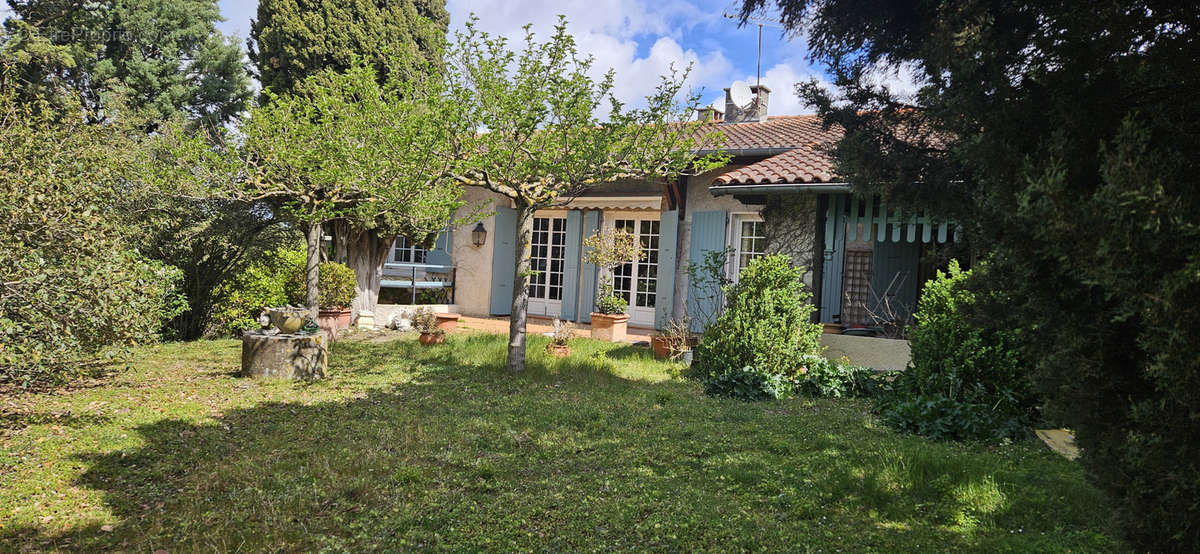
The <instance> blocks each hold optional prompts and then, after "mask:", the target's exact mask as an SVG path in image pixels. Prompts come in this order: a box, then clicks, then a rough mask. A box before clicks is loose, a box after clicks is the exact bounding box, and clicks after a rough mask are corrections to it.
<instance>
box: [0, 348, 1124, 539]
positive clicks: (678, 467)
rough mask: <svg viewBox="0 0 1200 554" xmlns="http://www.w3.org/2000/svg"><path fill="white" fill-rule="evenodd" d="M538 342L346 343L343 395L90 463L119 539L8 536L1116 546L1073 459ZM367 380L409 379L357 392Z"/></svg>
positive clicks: (169, 436) (164, 431) (83, 481)
mask: <svg viewBox="0 0 1200 554" xmlns="http://www.w3.org/2000/svg"><path fill="white" fill-rule="evenodd" d="M541 342H543V341H540V340H533V341H531V345H530V356H529V365H528V370H527V372H526V373H525V374H523V375H520V376H511V375H508V374H506V373H505V372H504V369H503V352H504V341H503V339H497V338H496V337H495V336H491V337H489V336H487V335H478V336H476V335H462V336H455V337H452V340H450V341H448V342H447V343H446V344H445V345H443V346H442V347H437V348H426V347H422V346H421V345H419V344H418V343H416V342H415V341H412V340H402V341H396V342H392V343H361V344H355V343H350V342H346V343H342V344H339V345H337V346H336V347H335V350H334V355H333V356H332V357H331V359H332V360H334V366H333V367H331V374H333V373H334V372H336V373H337V374H339V375H342V376H344V377H345V379H344V380H338V379H331V380H329V381H326V382H318V383H315V384H311V385H297V388H304V387H318V388H319V387H348V386H349V387H350V388H352V389H354V390H355V391H356V392H355V393H354V394H353V395H352V396H350V397H347V398H341V399H338V400H331V401H323V402H315V403H308V402H306V401H304V400H303V399H301V398H297V399H292V400H290V401H287V402H271V403H264V404H259V405H256V406H253V407H250V408H244V409H233V410H228V411H227V412H226V413H225V414H224V415H223V416H222V417H220V418H219V419H217V420H216V421H215V422H214V423H208V424H195V423H189V422H184V421H178V420H160V421H156V422H152V423H147V424H143V425H140V426H138V427H137V428H136V432H137V433H138V434H139V435H140V436H141V438H143V439H144V441H145V445H144V446H142V447H139V448H136V449H132V450H126V451H120V452H113V453H106V454H85V455H82V456H80V457H79V458H78V461H79V462H82V463H84V464H85V465H86V466H87V467H88V469H87V470H86V471H85V472H84V473H83V474H82V476H81V477H80V478H79V480H78V482H77V483H76V484H77V485H78V486H81V487H88V488H90V489H94V490H98V491H102V493H103V496H104V503H105V504H106V506H107V507H108V508H110V509H111V510H112V511H113V512H114V513H115V514H116V515H117V516H118V517H119V518H120V519H121V523H120V524H119V525H117V526H116V528H115V529H113V531H112V532H102V531H101V530H100V529H98V528H96V527H94V526H88V527H76V528H73V529H71V530H70V531H68V532H67V533H66V534H63V535H48V534H45V533H43V532H42V530H41V529H40V528H38V527H26V528H18V529H10V530H8V531H5V532H4V536H3V537H0V538H5V539H8V540H11V541H16V542H26V543H29V544H38V543H41V542H43V541H47V542H49V543H50V544H54V545H57V546H60V547H62V546H63V545H64V544H66V543H65V541H69V545H67V546H69V547H70V548H72V549H88V550H91V549H121V550H153V549H157V548H168V549H188V550H193V549H195V550H199V549H203V550H223V551H224V550H238V549H240V550H250V551H258V550H315V549H323V548H325V549H334V550H342V549H348V550H380V549H382V550H395V549H454V550H534V549H536V550H571V551H574V550H596V549H601V550H634V549H637V550H641V549H657V550H706V549H712V548H721V549H739V550H741V549H760V548H766V549H775V550H778V549H792V548H796V547H800V548H805V549H814V550H815V549H826V550H829V549H835V548H841V549H843V550H847V549H848V550H889V549H891V550H895V549H899V550H914V549H920V548H921V545H925V548H930V547H932V548H937V549H943V550H953V549H961V548H972V547H976V548H984V547H989V546H991V547H999V548H1005V549H1012V550H1054V549H1055V547H1054V545H1055V544H1057V543H1050V544H1047V543H1044V542H1037V540H1035V539H1036V537H1038V535H1036V534H1035V533H1038V532H1045V531H1052V532H1054V533H1057V535H1055V536H1056V537H1062V536H1065V537H1066V540H1069V541H1073V542H1070V543H1068V544H1070V545H1073V547H1075V548H1083V549H1092V548H1104V547H1105V546H1106V545H1107V544H1108V543H1107V542H1106V541H1107V539H1106V538H1105V537H1104V535H1103V534H1102V530H1103V526H1102V525H1101V524H1099V523H1096V522H1095V521H1092V520H1093V519H1094V517H1095V516H1096V514H1097V513H1098V511H1099V510H1098V508H1097V505H1096V504H1094V503H1093V502H1094V500H1095V497H1096V495H1095V493H1094V491H1091V489H1089V488H1087V487H1086V486H1084V485H1083V484H1082V480H1081V479H1080V476H1079V475H1078V471H1077V470H1076V469H1075V468H1073V467H1072V466H1069V465H1067V464H1066V463H1065V462H1061V461H1059V460H1055V459H1053V458H1047V457H1044V456H1037V455H1034V456H1032V457H1031V461H1030V462H1029V463H1030V465H1021V464H1015V463H1013V462H1012V460H1011V457H1009V456H1006V455H1005V454H1004V453H1002V452H1001V453H993V452H987V451H972V450H969V449H964V448H960V447H954V446H948V445H939V444H933V443H928V442H926V441H924V440H921V439H916V438H912V437H898V436H895V435H892V434H890V433H887V432H883V431H879V430H875V429H872V428H871V427H870V425H868V424H865V423H864V422H865V420H864V415H863V410H862V405H861V404H855V403H853V402H834V401H824V400H818V401H807V400H794V401H788V402H786V403H771V404H744V403H739V402H736V401H728V400H712V399H708V398H705V397H703V396H702V395H701V394H700V393H699V392H698V390H697V387H695V386H693V385H691V384H688V383H682V382H678V381H666V382H662V383H647V382H643V381H640V380H636V379H632V380H631V379H626V378H623V377H621V376H620V375H619V373H620V371H619V370H618V368H616V367H615V366H614V362H613V360H614V359H618V360H619V359H622V358H620V357H619V356H620V355H621V354H617V355H616V356H613V354H614V353H617V352H621V351H622V350H624V349H625V348H629V347H616V348H612V347H609V346H606V345H603V344H600V343H583V344H580V345H579V346H580V348H579V350H580V352H579V354H580V355H578V356H572V357H571V358H567V359H564V360H559V359H553V358H550V357H549V356H546V355H545V354H544V353H542V354H538V352H540V347H541V346H540V344H539V343H541ZM397 366H399V367H400V368H402V369H401V370H397V369H396V368H397ZM377 375H384V376H386V377H395V379H387V380H384V381H363V383H374V384H377V385H378V386H374V387H368V386H364V387H357V386H352V385H354V384H355V382H356V381H355V380H357V379H368V378H370V377H372V376H377ZM1020 452H1022V453H1025V454H1028V453H1029V452H1027V451H1023V450H1022V451H1020ZM1035 465H1036V467H1035ZM1034 477H1036V478H1040V479H1042V481H1041V482H1039V483H1038V484H1037V485H1036V486H1034V487H1032V488H1031V487H1030V486H1029V484H1028V483H1026V480H1028V479H1030V478H1034ZM1043 487H1044V489H1045V490H1044V492H1043V491H1042V488H1043ZM1071 495H1077V496H1078V495H1082V496H1083V497H1084V498H1082V500H1078V499H1072V500H1065V499H1064V498H1065V497H1069V496H1071ZM1088 503H1093V504H1091V509H1085V508H1086V507H1087V506H1088ZM1077 504H1078V505H1077ZM1080 506H1083V507H1080ZM1009 525H1020V526H1023V527H1022V529H1023V533H1022V534H1024V535H1025V536H1024V537H1016V536H1014V535H1013V534H1011V533H1009V529H1008V527H1007V526H1009ZM1041 537H1042V540H1044V539H1045V535H1042V536H1041ZM1025 539H1029V540H1028V541H1026V542H1021V541H1022V540H1025ZM993 541H995V542H993Z"/></svg>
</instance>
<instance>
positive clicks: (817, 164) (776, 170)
mask: <svg viewBox="0 0 1200 554" xmlns="http://www.w3.org/2000/svg"><path fill="white" fill-rule="evenodd" d="M834 178H835V176H834V174H833V160H831V159H830V158H829V156H828V154H826V153H825V151H824V150H823V149H820V148H814V147H812V146H802V147H800V148H796V149H795V150H788V151H787V152H784V153H782V154H776V155H774V156H771V157H770V158H767V159H765V160H762V161H758V162H755V163H752V164H750V165H748V166H746V167H743V168H741V169H736V170H734V171H730V172H729V173H724V174H721V175H719V176H717V178H716V179H713V184H714V185H781V184H784V183H830V182H833V181H834Z"/></svg>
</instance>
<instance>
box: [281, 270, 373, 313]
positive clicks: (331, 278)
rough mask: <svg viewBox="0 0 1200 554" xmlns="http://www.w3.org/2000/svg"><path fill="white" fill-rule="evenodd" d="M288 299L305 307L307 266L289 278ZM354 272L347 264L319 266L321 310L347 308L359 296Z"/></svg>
mask: <svg viewBox="0 0 1200 554" xmlns="http://www.w3.org/2000/svg"><path fill="white" fill-rule="evenodd" d="M288 277H289V278H288V285H287V290H288V298H289V300H290V301H291V303H292V304H295V305H297V306H303V305H304V301H305V300H307V299H306V298H305V296H306V294H307V293H306V291H305V284H304V279H305V266H304V265H303V264H301V266H300V268H299V270H298V271H294V272H292V273H291V274H290V275H289V276H288ZM357 286H358V285H357V281H356V277H355V276H354V270H353V269H350V268H349V267H348V266H346V265H345V264H339V263H337V262H325V263H323V264H320V265H318V266H317V293H318V294H317V305H318V306H320V307H321V308H346V307H349V306H350V303H351V302H354V296H355V295H356V294H357Z"/></svg>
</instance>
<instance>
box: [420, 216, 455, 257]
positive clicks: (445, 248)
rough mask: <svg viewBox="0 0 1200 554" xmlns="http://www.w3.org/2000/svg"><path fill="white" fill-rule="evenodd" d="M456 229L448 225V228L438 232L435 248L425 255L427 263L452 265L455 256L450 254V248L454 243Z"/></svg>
mask: <svg viewBox="0 0 1200 554" xmlns="http://www.w3.org/2000/svg"><path fill="white" fill-rule="evenodd" d="M453 233H454V231H453V229H452V228H451V227H450V226H449V225H447V226H446V229H445V230H444V231H442V232H441V233H438V237H437V242H435V243H434V245H433V250H430V251H429V254H427V255H426V256H425V263H427V264H430V265H451V264H453V263H454V262H453V258H452V257H451V256H450V249H451V247H452V246H453V244H454V234H453Z"/></svg>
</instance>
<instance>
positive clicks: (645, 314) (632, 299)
mask: <svg viewBox="0 0 1200 554" xmlns="http://www.w3.org/2000/svg"><path fill="white" fill-rule="evenodd" d="M613 225H614V227H616V228H617V229H624V230H625V231H627V232H629V233H632V234H633V235H634V236H635V237H637V241H638V244H640V245H641V249H642V252H643V254H644V256H642V259H641V260H638V261H635V262H631V263H627V264H625V265H623V266H620V267H617V268H616V269H614V270H613V289H614V290H615V291H616V293H617V294H620V295H621V296H624V297H625V300H627V301H629V323H632V324H634V325H644V326H653V325H654V305H655V299H656V298H657V297H658V239H659V227H658V226H659V221H658V220H657V219H618V220H616V221H614V222H613ZM666 286H670V284H669V283H668V284H667V285H666Z"/></svg>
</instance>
